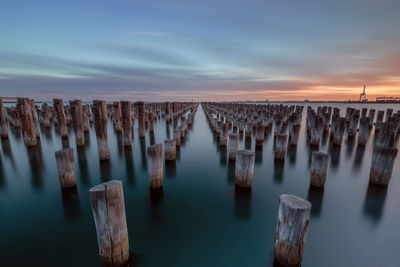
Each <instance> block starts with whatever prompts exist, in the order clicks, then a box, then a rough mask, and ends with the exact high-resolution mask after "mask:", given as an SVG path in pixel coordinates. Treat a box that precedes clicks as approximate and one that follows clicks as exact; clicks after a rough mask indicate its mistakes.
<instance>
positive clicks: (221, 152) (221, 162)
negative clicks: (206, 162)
mask: <svg viewBox="0 0 400 267" xmlns="http://www.w3.org/2000/svg"><path fill="white" fill-rule="evenodd" d="M226 154H227V148H226V146H219V165H220V166H225V165H226V162H227V155H226Z"/></svg>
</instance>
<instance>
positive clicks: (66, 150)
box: [56, 147, 73, 154]
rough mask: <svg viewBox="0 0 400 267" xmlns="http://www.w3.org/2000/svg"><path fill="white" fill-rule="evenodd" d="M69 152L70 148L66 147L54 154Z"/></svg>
mask: <svg viewBox="0 0 400 267" xmlns="http://www.w3.org/2000/svg"><path fill="white" fill-rule="evenodd" d="M70 150H73V149H72V147H67V148H64V149H60V150H58V151H56V154H60V153H65V152H69V151H70Z"/></svg>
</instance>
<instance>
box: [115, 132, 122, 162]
mask: <svg viewBox="0 0 400 267" xmlns="http://www.w3.org/2000/svg"><path fill="white" fill-rule="evenodd" d="M115 135H116V136H117V149H118V156H119V157H120V158H122V152H123V149H124V144H123V139H122V132H116V133H115Z"/></svg>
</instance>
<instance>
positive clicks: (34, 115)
mask: <svg viewBox="0 0 400 267" xmlns="http://www.w3.org/2000/svg"><path fill="white" fill-rule="evenodd" d="M30 102H31V111H32V121H33V129H34V132H35V133H36V138H37V139H40V132H39V126H38V118H37V112H36V106H35V100H33V99H31V100H30Z"/></svg>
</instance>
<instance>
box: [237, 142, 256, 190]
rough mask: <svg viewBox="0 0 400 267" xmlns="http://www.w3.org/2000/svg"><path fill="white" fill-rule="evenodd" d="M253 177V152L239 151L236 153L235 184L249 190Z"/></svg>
mask: <svg viewBox="0 0 400 267" xmlns="http://www.w3.org/2000/svg"><path fill="white" fill-rule="evenodd" d="M253 175H254V152H252V151H247V150H239V151H238V152H237V153H236V167H235V184H236V186H240V187H245V188H251V184H252V181H253Z"/></svg>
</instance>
